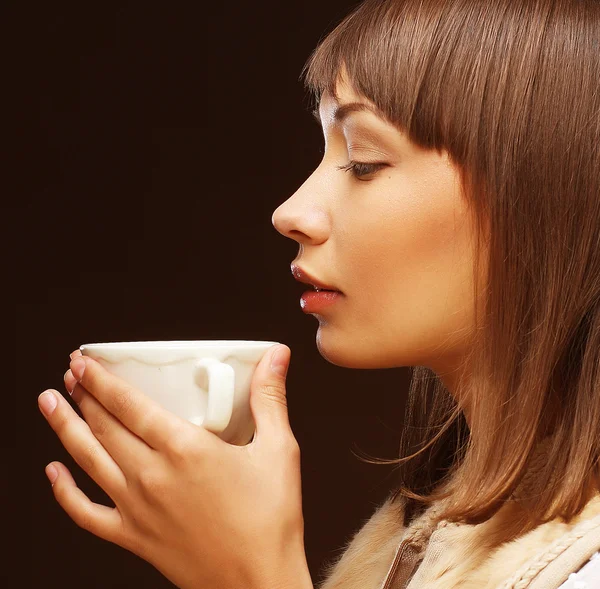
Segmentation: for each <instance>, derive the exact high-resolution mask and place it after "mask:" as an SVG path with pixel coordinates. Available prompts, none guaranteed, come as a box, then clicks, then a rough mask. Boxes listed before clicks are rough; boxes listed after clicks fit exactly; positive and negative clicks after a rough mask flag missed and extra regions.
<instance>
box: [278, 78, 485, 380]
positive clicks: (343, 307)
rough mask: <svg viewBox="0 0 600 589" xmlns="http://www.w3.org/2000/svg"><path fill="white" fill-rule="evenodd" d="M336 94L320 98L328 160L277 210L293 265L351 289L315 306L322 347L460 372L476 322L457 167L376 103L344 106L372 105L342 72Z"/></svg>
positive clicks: (333, 354)
mask: <svg viewBox="0 0 600 589" xmlns="http://www.w3.org/2000/svg"><path fill="white" fill-rule="evenodd" d="M336 93H337V94H338V97H339V103H338V102H336V101H335V100H334V99H333V98H332V97H331V96H330V95H327V94H325V95H324V96H323V97H322V99H321V103H320V106H319V113H320V119H321V124H322V127H323V134H324V138H325V152H324V157H323V160H322V161H321V163H320V165H319V166H318V167H317V169H316V170H315V171H314V172H313V173H312V174H311V176H310V177H309V178H307V180H306V181H305V182H304V184H303V185H302V186H301V187H300V188H299V189H298V190H297V191H296V192H295V193H294V194H293V195H292V196H291V197H290V198H289V199H288V200H286V201H285V202H284V203H283V204H282V205H281V206H279V207H278V208H277V210H276V211H275V212H274V213H273V219H272V221H273V225H274V226H275V228H276V229H277V231H279V233H281V234H282V235H284V236H286V237H289V238H290V239H293V240H294V241H297V242H298V244H299V246H300V248H299V253H298V256H297V257H296V259H295V260H294V264H296V265H298V266H300V267H301V268H302V269H303V270H304V271H306V272H308V273H309V274H310V275H312V276H313V277H314V278H316V279H317V280H319V281H321V282H322V283H325V284H328V285H331V286H332V287H334V288H336V289H338V290H340V291H341V292H342V293H343V296H342V297H339V299H338V300H337V302H335V303H334V304H333V305H331V306H329V307H327V308H326V309H323V310H322V311H321V312H319V313H318V314H316V313H315V314H314V316H315V317H316V318H317V319H318V322H319V328H318V332H317V346H318V349H319V352H320V353H321V355H322V356H323V357H324V358H326V359H327V360H328V361H329V362H331V363H333V364H336V365H339V366H345V367H349V368H390V367H395V366H413V365H415V366H416V365H422V366H428V367H430V368H432V369H434V370H436V371H437V372H438V374H440V373H443V372H446V371H448V370H450V371H451V370H453V369H454V368H456V367H457V364H458V363H459V362H460V360H461V358H462V356H463V354H464V352H465V341H466V338H468V336H469V335H470V334H471V330H472V329H473V325H474V318H473V317H472V306H473V294H472V286H473V285H472V265H473V249H472V238H473V235H474V234H473V227H472V224H471V220H470V217H469V215H468V212H467V208H466V203H465V202H464V200H463V198H462V196H461V188H460V183H459V176H458V172H457V170H456V169H455V168H454V167H453V166H452V165H451V163H450V161H449V158H448V156H447V154H446V153H445V152H444V153H443V155H440V154H438V153H437V152H436V151H425V150H423V149H421V148H419V147H417V146H416V145H414V144H411V143H410V142H409V140H408V139H407V137H406V136H405V135H403V134H402V133H401V132H400V131H399V130H398V129H397V128H396V127H394V126H392V125H391V124H389V123H387V122H386V121H384V120H383V119H382V118H380V117H378V116H377V115H376V114H374V113H373V112H371V111H369V110H361V111H355V110H348V111H346V112H345V115H346V116H344V117H343V119H340V118H339V116H338V117H336V116H335V113H336V109H338V108H339V107H340V106H343V105H347V104H350V103H360V104H362V105H371V106H372V103H370V102H369V101H367V100H366V99H364V98H362V97H360V96H358V95H357V94H356V93H355V92H354V91H353V89H352V88H351V87H350V86H349V85H348V84H346V83H344V82H343V80H342V81H340V83H339V84H338V86H337V88H336ZM350 161H355V162H360V163H362V164H365V165H362V166H359V169H357V172H358V173H360V174H363V176H361V178H360V179H359V178H356V177H354V176H353V173H352V171H344V170H340V169H338V166H342V165H345V164H348V163H349V162H350ZM375 163H376V164H384V165H383V166H380V167H379V168H380V169H378V170H376V169H374V168H370V169H369V168H368V167H367V166H366V164H375ZM365 172H368V173H367V174H365ZM308 288H310V287H308V286H307V289H308Z"/></svg>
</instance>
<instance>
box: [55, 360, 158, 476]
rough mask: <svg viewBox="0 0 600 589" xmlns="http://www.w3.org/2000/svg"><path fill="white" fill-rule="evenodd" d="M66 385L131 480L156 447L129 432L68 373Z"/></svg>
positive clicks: (101, 441) (86, 419)
mask: <svg viewBox="0 0 600 589" xmlns="http://www.w3.org/2000/svg"><path fill="white" fill-rule="evenodd" d="M64 380H65V387H66V389H67V391H69V392H71V398H72V399H73V401H75V403H76V404H77V406H78V407H79V410H80V411H81V414H82V415H83V417H84V419H85V421H86V423H87V424H88V427H89V428H90V431H91V432H92V434H93V435H94V436H95V437H96V439H97V440H98V441H99V442H100V443H101V444H102V446H103V447H104V448H105V449H106V451H107V452H108V453H109V454H110V456H111V457H112V458H113V460H114V461H115V462H116V463H117V465H118V466H119V468H120V469H121V470H122V471H123V473H124V474H125V477H126V478H127V479H128V480H131V479H132V478H133V477H134V475H135V474H136V473H138V471H139V469H140V465H142V464H144V463H146V462H148V461H149V459H150V453H152V452H153V450H152V449H151V448H150V447H149V446H148V444H146V442H144V441H143V440H141V439H140V438H138V437H137V436H136V435H135V434H134V433H132V432H131V431H129V430H128V429H127V428H126V427H125V426H124V425H123V424H122V423H121V422H120V421H119V420H118V419H117V418H116V417H114V416H113V415H112V414H111V413H109V412H108V411H107V410H106V409H105V408H104V406H103V405H101V404H100V403H99V402H98V401H97V400H96V399H95V398H94V397H93V396H92V395H90V393H89V392H88V391H86V390H85V389H84V388H83V387H82V386H81V385H80V384H78V383H77V380H76V379H75V377H74V376H73V374H72V372H71V370H67V372H66V373H65V377H64Z"/></svg>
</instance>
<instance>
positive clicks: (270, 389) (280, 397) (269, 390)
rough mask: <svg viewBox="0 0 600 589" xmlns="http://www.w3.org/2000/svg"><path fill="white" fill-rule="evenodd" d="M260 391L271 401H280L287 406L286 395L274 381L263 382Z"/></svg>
mask: <svg viewBox="0 0 600 589" xmlns="http://www.w3.org/2000/svg"><path fill="white" fill-rule="evenodd" d="M261 393H262V394H263V395H264V396H265V397H267V398H268V399H270V400H271V401H274V402H275V403H280V404H281V405H283V406H284V407H286V408H287V397H286V395H285V392H284V389H283V387H282V386H281V385H279V384H274V383H265V384H263V385H262V390H261Z"/></svg>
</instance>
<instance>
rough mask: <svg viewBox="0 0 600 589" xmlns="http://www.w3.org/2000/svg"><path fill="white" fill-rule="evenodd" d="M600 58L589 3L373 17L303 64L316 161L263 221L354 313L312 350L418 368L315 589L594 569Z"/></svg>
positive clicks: (323, 328) (443, 1)
mask: <svg viewBox="0 0 600 589" xmlns="http://www.w3.org/2000/svg"><path fill="white" fill-rule="evenodd" d="M599 43H600V3H598V2H595V1H570V0H563V1H556V0H543V1H539V2H515V1H514V0H493V1H486V2H476V1H473V0H453V1H451V2H448V1H447V0H426V1H413V0H396V1H393V0H391V1H384V2H381V1H367V2H365V3H363V4H362V5H360V6H359V7H358V8H357V9H356V10H355V11H354V12H353V13H352V14H351V15H349V16H348V17H347V18H346V19H345V20H344V21H343V22H342V23H341V24H340V25H339V26H338V27H337V28H336V29H335V30H334V31H333V32H332V33H331V34H330V35H329V36H328V37H327V38H326V39H325V40H324V41H323V42H322V43H321V45H320V46H319V47H318V48H317V50H316V51H315V53H314V54H313V56H312V57H311V59H310V61H309V63H308V64H307V70H306V79H307V82H308V85H309V87H310V88H311V89H312V90H313V91H314V94H315V95H316V98H317V102H318V104H319V119H320V121H321V123H322V126H323V132H324V136H325V145H326V149H325V154H324V157H323V160H322V162H321V164H320V165H319V167H318V168H317V169H316V170H315V172H314V173H313V174H312V175H311V176H310V178H308V180H306V182H305V183H304V185H303V186H302V187H301V188H300V189H299V190H298V192H296V194H294V195H293V196H292V197H291V198H290V199H289V200H288V201H286V202H285V203H284V204H282V205H281V206H280V207H279V208H278V209H277V211H276V212H275V214H274V217H273V221H274V223H275V226H276V228H277V229H278V230H279V231H280V232H281V233H282V234H284V235H285V236H287V237H289V238H291V239H294V240H296V241H297V242H298V243H299V244H300V253H299V256H298V258H297V260H296V263H297V264H298V266H299V267H300V268H301V269H303V270H304V271H306V272H308V273H309V274H311V275H313V276H314V277H316V278H317V279H318V280H320V281H322V282H323V283H325V284H328V285H331V288H333V289H337V290H340V291H342V293H343V294H342V295H338V296H337V297H336V300H335V302H333V303H332V304H330V305H329V306H326V307H323V308H322V309H320V313H319V314H317V318H318V320H319V330H318V335H317V343H318V347H319V350H320V352H321V354H322V355H323V356H324V357H325V358H327V359H328V360H329V361H331V362H333V363H334V364H337V365H341V366H346V367H355V368H387V367H392V366H417V367H418V368H415V369H414V373H413V380H412V386H411V389H412V390H411V395H410V399H409V406H408V411H407V419H408V420H407V422H406V423H405V424H404V439H403V446H402V448H401V453H400V456H401V458H400V459H398V460H396V461H381V462H388V463H389V462H392V463H394V462H395V463H397V464H398V465H399V466H400V469H399V470H398V485H397V490H396V491H395V492H394V493H393V494H392V495H391V496H390V497H389V498H388V500H387V501H386V502H385V503H384V505H382V506H380V508H379V509H378V510H377V512H376V513H375V514H374V515H373V517H372V518H371V520H370V521H369V522H367V524H366V525H365V526H364V527H363V528H362V529H361V530H360V531H359V532H358V534H357V535H356V536H355V537H354V538H353V540H352V541H351V542H350V543H349V544H348V545H347V546H346V550H345V552H344V554H343V555H342V556H341V558H340V559H338V561H337V562H335V563H330V564H329V566H328V567H327V580H325V582H324V584H323V585H322V589H333V588H338V587H339V588H340V589H342V588H343V589H354V588H356V589H358V588H364V589H366V588H373V589H375V588H379V587H380V586H381V584H382V580H383V579H386V575H387V573H388V572H389V576H388V577H387V581H386V582H384V584H383V586H384V587H386V588H387V587H394V588H400V587H406V586H408V587H410V588H411V589H413V588H417V587H436V588H437V587H440V588H441V587H444V588H446V587H478V588H481V587H499V586H502V587H536V588H537V587H540V588H541V587H544V588H549V587H558V586H559V585H561V583H562V582H563V581H565V580H566V579H567V578H568V576H569V574H570V573H572V572H575V571H576V570H577V569H578V568H580V567H581V566H582V565H584V564H585V562H586V561H587V560H588V559H589V558H590V556H592V555H593V554H594V553H595V552H596V551H597V550H598V549H599V548H600V497H599V495H598V492H599V490H600V489H599V477H598V474H599V473H598V465H597V460H598V456H599V450H600V428H599V426H600V371H599V367H600V173H599V171H600V149H599V146H600V92H599V91H598V84H599V83H600V44H599ZM340 169H341V170H342V171H339V170H340ZM318 296H320V297H321V298H324V297H325V296H326V295H318ZM306 310H307V309H305V311H306ZM308 310H309V311H310V310H311V309H310V308H309V309H308ZM424 420H428V421H429V424H428V425H429V431H425V432H424V430H423V427H422V426H423V425H426V422H424ZM563 518H564V519H563ZM405 526H408V527H405ZM590 568H591V566H588V568H587V569H586V571H589V570H590ZM599 568H600V567H596V569H599ZM587 574H588V575H589V574H591V573H589V572H587ZM597 575H598V576H597V577H596V579H597V583H596V585H594V586H600V571H599V572H598V573H597ZM571 582H573V579H572V580H571Z"/></svg>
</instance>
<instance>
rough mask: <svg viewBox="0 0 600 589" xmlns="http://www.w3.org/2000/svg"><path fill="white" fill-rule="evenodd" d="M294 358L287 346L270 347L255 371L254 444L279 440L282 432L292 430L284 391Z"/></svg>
mask: <svg viewBox="0 0 600 589" xmlns="http://www.w3.org/2000/svg"><path fill="white" fill-rule="evenodd" d="M291 355H292V351H291V350H290V348H288V347H287V346H286V345H283V344H281V345H277V346H271V347H270V348H269V349H268V350H267V352H266V353H265V354H264V356H263V357H262V358H261V361H260V362H259V363H258V366H257V367H256V370H255V371H254V375H253V376H252V383H251V384H250V409H251V411H252V416H253V418H254V423H255V424H256V433H255V434H254V439H255V440H257V439H258V438H260V437H262V438H265V437H266V438H268V437H273V438H279V439H280V438H281V433H282V432H284V431H285V430H291V427H290V422H289V417H288V406H287V393H286V387H285V379H286V375H287V370H288V367H289V363H290V358H291ZM286 433H287V432H286Z"/></svg>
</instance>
